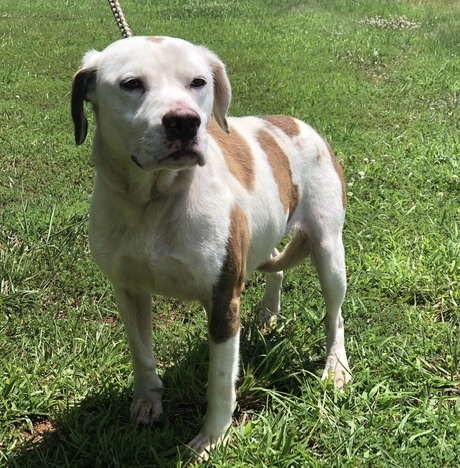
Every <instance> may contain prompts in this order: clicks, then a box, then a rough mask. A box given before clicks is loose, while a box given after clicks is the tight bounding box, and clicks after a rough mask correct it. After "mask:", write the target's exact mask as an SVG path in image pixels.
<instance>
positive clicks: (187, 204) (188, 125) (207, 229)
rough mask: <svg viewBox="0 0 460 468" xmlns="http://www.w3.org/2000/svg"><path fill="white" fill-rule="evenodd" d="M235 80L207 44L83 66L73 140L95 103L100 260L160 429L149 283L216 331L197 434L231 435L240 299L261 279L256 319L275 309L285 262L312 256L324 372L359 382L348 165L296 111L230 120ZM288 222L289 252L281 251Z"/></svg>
mask: <svg viewBox="0 0 460 468" xmlns="http://www.w3.org/2000/svg"><path fill="white" fill-rule="evenodd" d="M230 100H231V87H230V82H229V79H228V77H227V73H226V69H225V66H224V64H223V63H222V61H221V60H220V59H219V58H218V57H217V55H215V54H214V53H213V52H211V51H210V50H208V49H206V48H204V47H201V46H197V45H193V44H191V43H189V42H187V41H184V40H182V39H177V38H170V37H160V36H155V37H141V36H135V37H130V38H127V39H122V40H119V41H116V42H114V43H113V44H111V45H109V46H108V47H107V48H106V49H104V50H103V51H102V52H98V51H94V50H93V51H90V52H88V53H86V55H85V56H84V58H83V62H82V65H81V68H80V69H79V70H78V71H77V73H76V75H75V76H74V80H73V84H72V96H71V113H72V119H73V123H74V129H75V141H76V143H77V144H78V145H80V144H82V143H83V142H84V141H85V138H86V136H87V132H88V121H87V118H86V117H85V113H84V110H85V109H84V107H85V106H84V103H85V101H89V103H91V105H92V108H93V109H94V113H95V120H96V130H95V135H94V138H93V150H92V155H93V162H94V165H95V168H96V178H95V183H94V192H93V195H92V200H91V207H90V219H89V240H90V248H91V253H92V256H93V258H94V260H95V262H96V263H97V264H98V266H99V267H100V269H101V270H102V271H103V272H104V274H105V275H106V276H107V277H108V279H109V280H110V282H111V283H112V285H113V288H114V295H115V299H116V304H117V308H118V310H119V313H120V316H121V319H122V321H123V323H124V326H125V328H126V333H127V336H128V341H129V346H130V350H131V354H132V361H133V372H134V389H133V393H134V396H133V401H132V405H131V410H130V412H131V417H132V419H133V421H134V423H135V424H136V425H152V424H153V423H154V422H155V421H156V420H158V418H159V417H160V415H161V414H162V411H163V408H162V392H163V384H162V382H161V380H160V378H159V377H158V374H157V368H156V361H155V359H154V356H153V352H152V322H151V300H152V296H151V295H152V294H160V295H163V296H168V297H174V298H178V299H181V300H185V301H198V302H200V303H201V304H202V305H203V307H204V308H205V310H206V313H207V317H208V336H209V376H208V387H207V411H206V415H205V417H204V421H203V424H202V427H201V429H200V431H199V433H198V435H197V436H196V437H195V438H194V439H193V440H192V441H191V442H190V443H189V444H188V445H189V446H190V447H191V448H192V449H193V451H194V452H195V454H196V456H198V457H201V458H206V457H207V456H208V453H209V450H210V449H211V448H212V447H214V446H215V445H216V444H218V443H220V442H222V441H224V440H226V438H227V433H228V429H229V427H230V425H231V420H232V413H233V410H234V407H235V402H236V392H235V383H236V380H237V375H238V352H239V351H238V350H239V335H240V297H241V293H242V291H243V288H244V285H245V279H246V277H247V275H248V274H249V273H251V272H253V271H254V270H259V271H262V272H264V273H265V274H266V290H265V293H264V296H263V301H262V309H261V313H260V317H259V319H260V321H261V322H262V323H270V322H272V321H273V320H274V318H275V317H276V314H277V313H278V312H279V310H280V288H281V283H282V280H283V270H284V269H287V268H291V267H293V266H296V265H298V264H300V263H301V262H302V261H303V260H304V259H305V258H306V257H307V256H310V257H311V260H312V263H313V265H314V266H315V268H316V270H317V273H318V275H319V279H320V283H321V288H322V293H323V297H324V301H325V306H326V318H325V325H326V333H327V358H326V365H325V369H324V373H323V378H324V379H331V380H333V382H335V384H336V385H337V387H339V388H342V387H343V386H344V385H345V384H346V383H347V382H348V381H349V380H350V378H351V374H350V371H349V366H348V361H347V356H346V351H345V345H344V325H343V319H342V315H341V306H342V302H343V299H344V296H345V290H346V276H345V259H344V247H343V242H342V228H343V223H344V215H345V207H346V194H345V185H344V179H343V174H342V169H341V166H340V165H339V163H338V162H337V161H336V159H335V157H334V155H333V153H332V151H331V148H330V147H329V145H328V143H326V141H325V140H324V139H323V138H322V137H321V136H319V135H318V133H316V131H314V130H313V129H312V128H311V127H310V126H308V125H307V124H305V123H304V122H302V121H300V120H297V119H295V118H293V117H288V116H280V115H278V116H276V115H275V116H266V117H239V118H236V117H235V118H234V117H227V111H228V108H229V105H230ZM290 231H293V236H292V238H291V240H290V242H289V243H288V244H287V246H286V247H285V248H284V250H283V251H282V253H279V252H278V250H277V249H276V246H277V245H278V244H279V243H280V241H281V240H282V238H283V237H284V236H285V235H286V234H287V233H288V232H290Z"/></svg>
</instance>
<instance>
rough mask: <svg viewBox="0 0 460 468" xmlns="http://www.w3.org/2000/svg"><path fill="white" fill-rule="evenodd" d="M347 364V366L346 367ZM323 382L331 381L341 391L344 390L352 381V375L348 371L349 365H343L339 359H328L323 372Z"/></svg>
mask: <svg viewBox="0 0 460 468" xmlns="http://www.w3.org/2000/svg"><path fill="white" fill-rule="evenodd" d="M344 364H345V365H344ZM322 379H323V380H330V381H332V382H334V385H335V386H336V387H337V388H338V389H339V390H342V391H343V389H344V387H345V385H346V384H347V383H348V382H350V381H351V374H350V371H349V370H348V363H347V362H346V358H345V363H342V362H341V361H339V360H338V359H337V358H334V359H328V360H327V362H326V367H325V368H324V372H323V377H322Z"/></svg>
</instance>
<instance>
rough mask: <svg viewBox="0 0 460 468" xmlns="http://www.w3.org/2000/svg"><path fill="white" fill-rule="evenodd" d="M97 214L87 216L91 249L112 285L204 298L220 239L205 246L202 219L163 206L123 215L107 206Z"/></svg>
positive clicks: (217, 259)
mask: <svg viewBox="0 0 460 468" xmlns="http://www.w3.org/2000/svg"><path fill="white" fill-rule="evenodd" d="M93 211H94V210H92V212H93ZM98 213H99V214H98V216H96V215H94V216H93V214H92V215H91V217H90V241H91V252H92V255H93V257H94V259H95V261H96V263H97V264H98V265H99V267H100V268H101V269H102V271H103V272H104V273H105V274H106V275H107V276H108V278H109V279H110V281H111V282H112V283H113V284H114V286H115V287H120V288H126V289H128V290H131V291H142V292H151V293H155V294H160V295H163V296H169V297H175V298H178V299H181V300H197V301H200V302H205V301H206V300H208V296H209V294H210V291H211V289H212V284H213V283H214V282H215V281H216V278H217V276H218V274H219V270H220V266H221V258H220V257H222V253H220V252H219V251H220V250H222V248H223V247H224V243H221V244H222V245H219V243H217V244H213V246H212V247H210V245H209V242H206V239H208V236H209V231H210V226H206V223H205V222H204V221H201V222H192V220H191V219H190V217H188V216H186V215H184V216H182V217H176V216H174V217H172V216H171V215H169V216H168V215H167V213H168V210H162V211H161V212H160V213H158V212H149V211H146V212H143V213H134V212H132V211H130V212H129V213H128V214H125V216H120V213H118V215H117V216H114V215H113V212H112V215H110V214H108V213H110V210H104V211H103V213H105V214H106V215H105V216H104V215H102V216H101V212H100V211H99V210H98ZM212 230H213V229H211V231H212ZM214 238H216V237H214Z"/></svg>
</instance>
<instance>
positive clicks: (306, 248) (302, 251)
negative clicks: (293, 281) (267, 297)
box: [257, 231, 310, 273]
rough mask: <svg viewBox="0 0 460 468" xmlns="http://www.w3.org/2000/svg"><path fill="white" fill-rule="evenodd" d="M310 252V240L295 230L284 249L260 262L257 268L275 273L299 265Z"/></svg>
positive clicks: (264, 271)
mask: <svg viewBox="0 0 460 468" xmlns="http://www.w3.org/2000/svg"><path fill="white" fill-rule="evenodd" d="M309 253H310V241H309V239H308V237H307V236H306V235H305V234H304V233H303V232H301V231H296V232H295V234H294V236H293V237H292V239H291V240H290V241H289V243H288V244H287V245H286V247H285V248H284V250H283V251H282V252H281V253H280V254H279V255H277V256H276V257H274V258H272V259H270V260H268V261H267V262H265V263H262V265H260V266H259V267H257V270H259V271H261V272H263V273H276V272H278V271H283V270H287V269H288V268H292V267H295V266H297V265H300V264H301V263H302V262H303V261H304V260H305V259H306V258H307V257H308V254H309Z"/></svg>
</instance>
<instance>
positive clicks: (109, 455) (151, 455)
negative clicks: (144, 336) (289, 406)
mask: <svg viewBox="0 0 460 468" xmlns="http://www.w3.org/2000/svg"><path fill="white" fill-rule="evenodd" d="M243 335H244V333H243ZM248 338H249V339H248ZM288 341H289V340H288V339H287V338H286V337H281V336H277V334H276V333H270V334H269V335H268V336H264V335H262V334H261V333H259V334H257V333H255V334H254V336H253V337H250V336H243V338H242V343H241V362H242V366H243V369H242V377H241V379H240V382H239V384H240V391H239V401H238V407H237V410H236V412H235V421H236V424H237V423H239V422H240V421H241V420H242V417H243V415H244V414H245V413H246V412H259V411H261V410H262V409H263V408H264V406H265V405H266V404H267V395H266V393H264V392H263V391H261V390H260V389H261V388H262V387H263V388H267V389H270V390H275V391H280V392H282V393H289V394H291V395H292V394H295V393H297V392H298V391H299V390H298V384H299V382H298V381H297V379H296V376H295V375H296V372H295V371H293V369H294V368H293V364H294V367H295V360H296V359H297V358H298V356H295V355H294V354H292V349H289V346H288V345H289V342H288ZM189 345H190V346H189V347H190V350H189V351H188V352H187V353H186V352H185V351H184V352H183V355H181V356H182V357H181V359H180V361H178V362H175V363H174V364H173V365H171V367H169V368H167V369H166V370H165V371H164V372H163V374H162V380H163V382H164V384H165V394H164V416H163V418H162V420H161V421H159V422H158V423H157V424H156V425H155V427H154V428H142V429H135V428H134V427H133V425H132V424H131V423H130V421H129V405H130V402H131V394H130V390H131V389H126V388H124V389H121V388H120V387H115V386H113V385H107V386H106V387H105V388H103V389H101V390H100V391H99V392H98V393H93V394H89V395H88V396H87V397H85V398H84V399H83V400H82V401H80V402H79V403H78V404H76V405H75V406H72V407H71V408H69V410H68V411H66V412H65V413H63V414H62V415H60V416H58V417H57V418H56V419H55V420H52V421H48V420H40V421H37V422H36V424H35V430H34V434H32V435H31V436H30V437H29V440H28V441H27V442H25V443H24V444H23V446H21V447H20V449H19V453H17V454H16V456H14V457H12V458H10V459H9V466H12V467H37V466H47V467H65V466H69V467H111V466H126V467H133V466H154V467H163V466H165V467H169V466H180V465H181V462H186V461H187V460H188V454H187V451H186V448H185V445H184V443H185V442H188V441H189V440H191V439H192V438H193V437H194V436H195V435H196V434H195V431H197V430H198V428H199V426H200V424H201V421H202V417H203V416H204V414H205V411H206V385H205V382H206V379H207V367H208V349H207V342H206V340H204V339H195V340H194V342H193V343H189ZM297 364H300V363H297ZM302 364H303V368H304V369H305V366H306V367H307V368H308V370H310V371H315V370H316V368H317V365H316V364H315V363H305V361H303V363H302ZM296 389H297V390H296ZM40 431H42V433H40Z"/></svg>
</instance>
